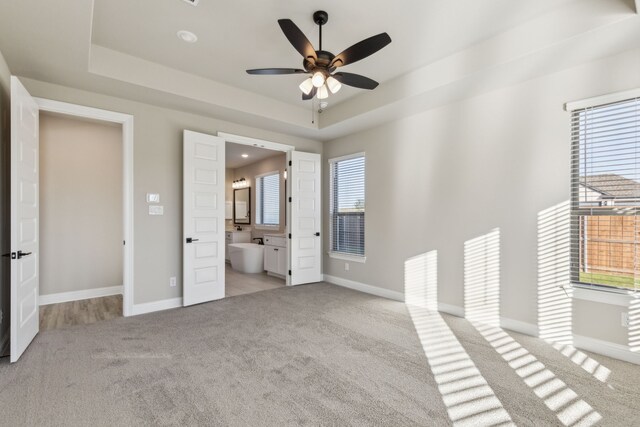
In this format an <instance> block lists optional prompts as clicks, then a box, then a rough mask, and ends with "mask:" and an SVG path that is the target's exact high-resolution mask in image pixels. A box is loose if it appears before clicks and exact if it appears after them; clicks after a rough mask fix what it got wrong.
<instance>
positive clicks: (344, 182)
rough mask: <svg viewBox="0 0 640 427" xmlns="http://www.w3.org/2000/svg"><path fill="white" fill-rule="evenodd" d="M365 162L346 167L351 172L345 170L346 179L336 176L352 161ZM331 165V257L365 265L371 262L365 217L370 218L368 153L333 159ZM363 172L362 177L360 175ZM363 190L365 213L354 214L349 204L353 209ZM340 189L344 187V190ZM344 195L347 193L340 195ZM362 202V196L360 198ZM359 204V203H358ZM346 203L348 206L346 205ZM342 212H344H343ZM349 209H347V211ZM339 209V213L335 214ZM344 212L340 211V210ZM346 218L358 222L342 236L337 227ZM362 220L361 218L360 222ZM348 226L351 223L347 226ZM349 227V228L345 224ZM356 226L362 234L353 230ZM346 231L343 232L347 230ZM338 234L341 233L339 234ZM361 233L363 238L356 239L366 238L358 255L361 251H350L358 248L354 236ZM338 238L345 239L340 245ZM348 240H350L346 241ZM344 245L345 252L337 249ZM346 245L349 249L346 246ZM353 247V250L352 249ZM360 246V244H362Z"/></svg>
mask: <svg viewBox="0 0 640 427" xmlns="http://www.w3.org/2000/svg"><path fill="white" fill-rule="evenodd" d="M359 159H362V164H361V165H355V164H354V165H351V166H343V167H346V168H347V169H344V172H345V173H346V174H347V175H345V177H344V178H343V179H340V177H336V175H335V174H336V173H337V171H338V169H337V168H340V166H339V165H340V164H341V163H343V162H346V163H345V165H348V164H349V161H350V160H356V161H357V160H359ZM328 163H329V215H330V218H331V219H330V225H329V251H328V252H327V253H328V255H329V257H330V258H334V259H340V260H344V261H352V262H358V263H365V262H366V261H367V258H366V252H365V250H366V248H365V245H364V239H365V228H364V227H365V225H364V224H365V216H366V154H365V152H359V153H353V154H348V155H345V156H340V157H333V158H331V159H328ZM359 173H361V174H362V175H361V176H360V175H359ZM360 185H362V188H361V192H362V194H361V200H362V201H363V202H364V209H362V210H361V211H360V210H359V211H352V210H349V208H348V207H347V206H346V205H349V206H351V204H352V203H356V202H357V201H356V199H355V198H354V197H355V195H356V194H358V192H359V191H360ZM339 187H342V188H341V189H340V190H339V189H338V188H339ZM340 192H344V193H343V194H342V195H340ZM358 199H360V197H358ZM358 201H359V200H358ZM345 204H346V205H345ZM340 209H341V210H340ZM345 209H346V210H345ZM334 210H335V212H334ZM339 210H340V211H339ZM339 216H342V217H343V219H344V220H345V221H347V220H349V218H351V220H354V219H355V220H356V222H355V223H352V224H351V225H350V227H352V228H351V229H350V230H351V231H350V232H349V234H348V235H345V234H343V233H341V232H340V231H334V230H335V229H334V227H337V226H338V222H339V220H338V219H337V217H339ZM358 218H360V219H359V220H358ZM347 224H348V223H347ZM344 226H345V227H347V225H344ZM353 227H356V228H361V231H357V230H355V229H353ZM345 230H346V228H345V229H344V230H343V231H345ZM335 233H337V234H335ZM355 234H358V235H360V236H361V237H359V238H358V237H356V239H362V242H361V243H362V253H358V252H360V251H350V250H348V248H351V249H353V248H355V246H353V245H358V241H357V240H356V241H354V240H353V238H354V235H355ZM338 236H342V238H340V239H338V241H339V242H342V243H338V244H337V245H336V244H334V243H335V242H334V239H335V238H338ZM345 239H346V240H345ZM340 245H343V248H344V249H345V250H344V251H341V250H334V249H341V248H340V247H338V246H340ZM345 245H346V246H345ZM352 246H353V247H352ZM358 247H359V245H358Z"/></svg>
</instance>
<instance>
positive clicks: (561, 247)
mask: <svg viewBox="0 0 640 427" xmlns="http://www.w3.org/2000/svg"><path fill="white" fill-rule="evenodd" d="M570 284H571V216H570V205H569V201H566V202H562V203H559V204H557V205H555V206H552V207H550V208H548V209H545V210H543V211H541V212H539V213H538V331H539V336H540V338H542V339H543V340H545V341H547V342H549V343H550V344H551V345H552V346H553V348H555V349H556V350H558V351H559V352H560V353H562V354H563V355H564V356H566V357H567V358H568V359H570V360H571V361H572V362H573V363H575V364H576V365H578V366H580V367H581V368H582V369H584V370H585V371H587V372H588V373H590V374H591V375H593V376H594V377H595V378H597V379H598V380H600V381H602V382H606V381H607V379H608V378H609V376H610V374H611V371H610V370H609V369H607V368H606V367H604V366H602V365H601V364H600V363H599V362H597V361H595V360H594V359H592V358H590V357H589V356H587V355H586V354H584V353H583V352H581V351H579V350H578V349H576V348H575V347H573V327H572V317H573V303H572V302H573V299H572V297H573V289H572V288H571V287H570V286H569V285H570Z"/></svg>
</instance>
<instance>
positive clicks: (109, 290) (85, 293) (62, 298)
mask: <svg viewBox="0 0 640 427" xmlns="http://www.w3.org/2000/svg"><path fill="white" fill-rule="evenodd" d="M122 290H123V287H122V286H109V287H105V288H95V289H84V290H81V291H71V292H60V293H57V294H48V295H40V299H39V303H40V306H43V305H49V304H59V303H62V302H69V301H80V300H83V299H89V298H100V297H108V296H111V295H122Z"/></svg>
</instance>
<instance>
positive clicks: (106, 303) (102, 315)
mask: <svg viewBox="0 0 640 427" xmlns="http://www.w3.org/2000/svg"><path fill="white" fill-rule="evenodd" d="M225 273H226V280H225V282H226V290H225V296H226V297H234V296H237V295H244V294H251V293H254V292H260V291H265V290H267V289H275V288H281V287H283V286H285V281H284V279H278V278H276V277H272V276H268V275H267V274H266V273H259V274H243V273H238V272H237V271H234V270H233V269H232V268H231V266H229V265H226V268H225ZM116 317H122V295H113V296H109V297H102V298H89V299H85V300H81V301H71V302H63V303H60V304H49V305H43V306H42V307H40V330H41V331H47V330H51V329H62V328H67V327H69V326H75V325H88V324H91V323H95V322H99V321H102V320H109V319H114V318H116Z"/></svg>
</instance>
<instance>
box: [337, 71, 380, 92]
mask: <svg viewBox="0 0 640 427" xmlns="http://www.w3.org/2000/svg"><path fill="white" fill-rule="evenodd" d="M333 77H334V78H335V79H336V80H337V81H339V82H340V83H342V84H343V85H347V86H353V87H357V88H359V89H369V90H371V89H375V88H376V87H378V82H377V81H375V80H371V79H370V78H369V77H365V76H361V75H360V74H353V73H335V74H334V75H333Z"/></svg>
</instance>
